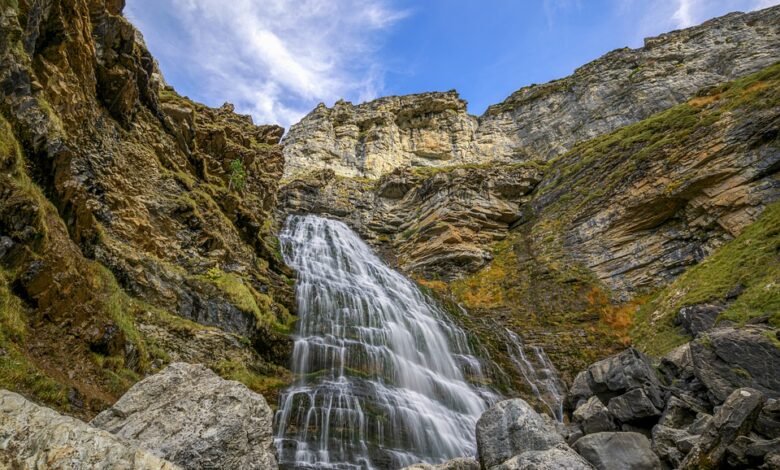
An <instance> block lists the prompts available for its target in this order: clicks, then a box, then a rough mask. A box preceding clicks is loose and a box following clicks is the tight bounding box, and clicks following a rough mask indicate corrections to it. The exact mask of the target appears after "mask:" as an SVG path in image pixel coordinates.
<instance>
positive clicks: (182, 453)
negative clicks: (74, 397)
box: [91, 363, 276, 469]
mask: <svg viewBox="0 0 780 470" xmlns="http://www.w3.org/2000/svg"><path fill="white" fill-rule="evenodd" d="M272 422H273V413H272V412H271V409H270V408H269V407H268V404H267V403H266V401H265V399H264V398H263V397H262V396H261V395H259V394H257V393H254V392H252V391H251V390H249V389H248V388H246V386H244V385H243V384H240V383H238V382H234V381H229V380H224V379H222V378H221V377H219V376H217V375H216V374H215V373H214V372H212V371H211V370H210V369H208V368H206V367H204V366H202V365H193V364H185V363H173V364H171V365H169V366H168V367H167V368H165V369H164V370H163V371H162V372H160V373H158V374H155V375H152V376H150V377H147V378H146V379H144V380H142V381H140V382H138V383H137V384H135V385H134V386H133V387H132V388H131V389H130V390H128V391H127V393H125V395H124V396H122V398H120V399H119V401H117V402H116V403H115V404H114V406H112V407H111V408H109V409H107V410H106V411H104V412H102V413H100V414H99V415H98V416H97V417H95V419H94V420H92V423H91V424H92V425H93V426H95V427H97V428H100V429H104V430H106V431H109V432H111V433H113V434H115V435H117V436H120V437H122V438H125V439H127V440H129V441H131V442H134V443H136V444H137V445H141V446H143V447H145V448H147V449H149V450H150V451H152V452H154V453H155V454H156V455H158V456H160V457H163V458H167V459H169V460H171V461H173V462H175V463H177V464H179V465H181V466H182V467H183V468H190V469H196V468H198V469H199V468H241V469H269V468H276V459H275V457H274V448H273V434H272Z"/></svg>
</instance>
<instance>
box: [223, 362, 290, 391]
mask: <svg viewBox="0 0 780 470" xmlns="http://www.w3.org/2000/svg"><path fill="white" fill-rule="evenodd" d="M212 368H213V369H214V372H216V373H217V374H219V375H220V376H221V377H222V378H224V379H227V380H235V381H237V382H241V383H242V384H244V385H246V386H247V387H248V388H249V389H250V390H253V391H255V392H257V393H260V394H262V395H263V396H266V397H268V396H273V395H275V394H276V393H278V390H280V389H282V388H284V387H286V386H288V385H289V384H290V377H289V376H285V375H284V374H275V375H273V376H266V375H261V374H258V373H257V372H254V371H252V370H250V369H249V368H248V367H247V366H246V365H245V364H243V363H241V362H238V361H231V360H224V361H221V362H219V363H217V364H216V365H214V366H213V367H212Z"/></svg>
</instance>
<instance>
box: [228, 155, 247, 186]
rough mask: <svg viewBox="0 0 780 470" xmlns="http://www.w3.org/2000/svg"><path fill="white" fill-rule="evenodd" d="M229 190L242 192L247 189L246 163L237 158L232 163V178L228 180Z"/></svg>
mask: <svg viewBox="0 0 780 470" xmlns="http://www.w3.org/2000/svg"><path fill="white" fill-rule="evenodd" d="M228 181H229V183H228V188H229V189H234V190H236V191H238V192H241V191H243V190H244V188H245V187H246V170H245V169H244V162H242V161H241V159H239V158H236V159H235V160H233V161H232V162H230V176H229V178H228Z"/></svg>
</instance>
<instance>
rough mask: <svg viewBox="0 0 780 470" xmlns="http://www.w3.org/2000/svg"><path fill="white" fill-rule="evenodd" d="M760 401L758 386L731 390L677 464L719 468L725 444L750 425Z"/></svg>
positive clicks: (762, 401)
mask: <svg viewBox="0 0 780 470" xmlns="http://www.w3.org/2000/svg"><path fill="white" fill-rule="evenodd" d="M763 404H764V396H763V394H761V392H759V391H757V390H753V389H749V388H740V389H737V390H734V392H733V393H732V394H731V395H729V397H728V398H727V399H726V401H725V402H724V403H723V405H722V406H721V407H720V408H719V409H718V411H717V412H716V413H715V415H714V416H713V417H712V419H711V420H710V421H709V424H708V425H707V426H706V427H705V428H704V430H703V431H702V433H701V436H700V437H699V440H698V442H697V443H696V445H695V446H694V447H693V449H692V450H691V452H690V453H688V455H687V456H686V457H685V460H683V462H682V464H681V465H680V468H681V469H690V470H693V469H697V468H718V466H719V465H720V464H721V462H723V460H724V458H725V456H726V451H727V449H728V447H729V446H730V445H731V444H732V443H733V442H734V441H735V440H736V439H737V438H738V437H739V436H743V435H745V434H747V433H748V432H749V431H750V429H751V428H752V427H753V424H754V423H755V422H756V420H757V418H758V415H759V413H760V412H761V407H762V405H763Z"/></svg>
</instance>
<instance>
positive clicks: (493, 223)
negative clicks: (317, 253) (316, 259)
mask: <svg viewBox="0 0 780 470" xmlns="http://www.w3.org/2000/svg"><path fill="white" fill-rule="evenodd" d="M541 178H542V172H541V170H540V168H539V167H537V166H534V165H496V166H490V167H479V166H465V167H464V166H462V167H451V168H449V169H446V170H441V171H436V170H434V171H422V170H408V169H398V170H395V171H393V172H391V173H389V174H386V175H384V176H382V177H381V178H380V179H379V180H378V181H376V182H366V181H360V180H354V179H344V178H339V177H337V176H336V174H335V173H334V172H331V171H325V172H321V173H317V174H313V175H310V176H309V177H302V178H299V179H296V180H294V181H292V182H291V183H289V184H287V185H286V186H284V187H283V189H282V193H281V195H280V202H279V205H280V210H281V211H282V213H283V214H287V213H290V212H292V213H320V214H325V215H327V216H329V217H335V218H339V219H342V220H344V221H345V222H347V223H348V224H349V225H350V226H351V227H352V228H353V229H355V230H356V231H357V232H358V233H360V234H361V235H362V236H363V238H364V239H366V240H368V241H369V242H371V243H373V244H374V245H375V246H377V247H378V249H379V250H381V251H382V252H385V253H392V255H391V256H392V257H393V258H395V259H394V261H395V263H396V264H397V265H398V266H399V267H400V268H401V269H403V270H404V271H406V272H408V273H412V274H422V275H425V276H427V277H436V278H444V279H451V278H453V277H457V276H458V275H460V274H462V273H468V272H473V271H475V270H477V269H479V268H480V267H482V266H484V265H485V264H486V263H488V262H489V261H490V260H491V258H492V255H491V252H490V245H491V244H492V243H495V242H497V241H500V240H503V239H504V238H505V237H506V236H507V233H508V230H509V227H510V225H511V224H512V223H514V222H516V221H517V220H518V219H519V217H520V206H521V205H522V204H523V203H524V202H525V201H527V196H526V195H527V194H528V193H530V192H531V191H532V190H533V188H534V187H535V186H536V185H537V184H538V182H539V181H540V180H541Z"/></svg>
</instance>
